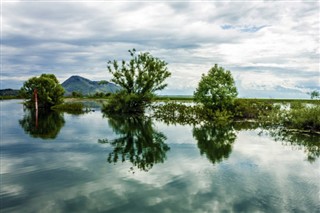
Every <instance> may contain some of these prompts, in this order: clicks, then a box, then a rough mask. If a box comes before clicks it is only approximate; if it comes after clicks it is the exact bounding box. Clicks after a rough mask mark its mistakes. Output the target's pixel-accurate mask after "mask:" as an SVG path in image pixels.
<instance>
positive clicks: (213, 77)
mask: <svg viewBox="0 0 320 213" xmlns="http://www.w3.org/2000/svg"><path fill="white" fill-rule="evenodd" d="M237 95H238V92H237V88H236V86H235V82H234V79H233V77H232V75H231V72H230V71H229V70H224V68H222V67H218V65H217V64H215V65H214V67H212V68H211V69H210V70H209V72H208V74H207V75H204V74H203V75H202V78H201V80H200V82H199V84H198V88H197V89H196V91H195V92H194V100H195V101H196V102H197V103H202V104H203V105H204V106H205V107H207V108H210V109H212V110H218V109H219V110H222V109H228V108H229V107H230V106H232V104H233V101H234V99H235V98H236V97H237Z"/></svg>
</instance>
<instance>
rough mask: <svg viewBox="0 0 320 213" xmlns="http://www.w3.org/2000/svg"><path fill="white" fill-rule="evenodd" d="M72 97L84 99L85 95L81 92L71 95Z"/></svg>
mask: <svg viewBox="0 0 320 213" xmlns="http://www.w3.org/2000/svg"><path fill="white" fill-rule="evenodd" d="M71 96H72V97H73V98H82V97H83V94H82V93H81V92H77V91H73V92H72V93H71Z"/></svg>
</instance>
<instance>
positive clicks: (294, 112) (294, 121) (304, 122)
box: [283, 106, 320, 131]
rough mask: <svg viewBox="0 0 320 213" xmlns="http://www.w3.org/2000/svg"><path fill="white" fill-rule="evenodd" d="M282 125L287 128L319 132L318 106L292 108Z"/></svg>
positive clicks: (319, 114)
mask: <svg viewBox="0 0 320 213" xmlns="http://www.w3.org/2000/svg"><path fill="white" fill-rule="evenodd" d="M283 124H284V126H286V127H288V128H294V129H302V130H311V131H320V106H314V107H306V106H304V107H300V108H293V109H291V110H290V111H289V112H288V113H287V116H286V119H284V121H283Z"/></svg>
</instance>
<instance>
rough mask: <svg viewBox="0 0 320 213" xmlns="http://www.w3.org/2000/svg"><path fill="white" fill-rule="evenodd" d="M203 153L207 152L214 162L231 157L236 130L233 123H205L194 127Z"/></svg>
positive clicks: (194, 135)
mask: <svg viewBox="0 0 320 213" xmlns="http://www.w3.org/2000/svg"><path fill="white" fill-rule="evenodd" d="M192 133H193V137H194V138H195V139H196V140H197V142H198V148H199V149H200V153H201V155H203V154H205V155H206V156H207V158H208V160H210V161H211V162H212V163H213V164H214V163H217V162H221V161H222V160H223V159H226V158H228V157H229V155H230V153H231V151H232V144H233V143H234V141H235V139H236V137H237V136H236V132H235V130H234V129H233V127H232V125H231V124H215V123H212V124H208V123H207V124H204V125H202V126H200V127H194V128H193V132H192Z"/></svg>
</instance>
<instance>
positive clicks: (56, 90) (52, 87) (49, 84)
mask: <svg viewBox="0 0 320 213" xmlns="http://www.w3.org/2000/svg"><path fill="white" fill-rule="evenodd" d="M35 89H36V90H37V93H38V102H39V107H41V108H50V107H51V106H54V105H57V104H60V103H62V102H63V94H64V89H63V87H62V86H61V85H60V84H59V81H58V79H57V78H56V76H55V75H53V74H42V75H41V76H40V77H32V78H30V79H29V80H28V81H26V82H24V84H23V86H22V87H21V89H20V93H21V95H22V97H24V98H25V99H26V105H27V106H29V107H33V106H34V104H33V103H34V100H35V97H34V90H35Z"/></svg>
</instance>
